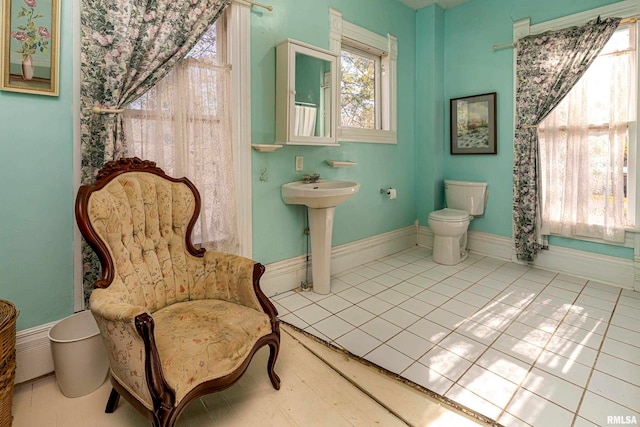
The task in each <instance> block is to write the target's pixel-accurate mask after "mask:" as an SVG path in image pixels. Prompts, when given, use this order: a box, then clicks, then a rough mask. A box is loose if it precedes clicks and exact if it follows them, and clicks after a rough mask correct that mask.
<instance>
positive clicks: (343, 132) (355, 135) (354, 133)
mask: <svg viewBox="0 0 640 427" xmlns="http://www.w3.org/2000/svg"><path fill="white" fill-rule="evenodd" d="M338 141H340V142H369V143H374V144H397V143H398V136H397V133H396V132H395V131H389V130H380V129H357V128H347V127H341V128H338Z"/></svg>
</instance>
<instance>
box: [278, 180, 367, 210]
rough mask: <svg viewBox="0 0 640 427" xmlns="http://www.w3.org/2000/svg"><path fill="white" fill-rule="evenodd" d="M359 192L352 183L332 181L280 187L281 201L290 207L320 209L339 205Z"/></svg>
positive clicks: (358, 186)
mask: <svg viewBox="0 0 640 427" xmlns="http://www.w3.org/2000/svg"><path fill="white" fill-rule="evenodd" d="M358 190H360V184H358V183H357V182H354V181H332V180H324V179H321V180H319V181H318V182H314V183H309V184H305V183H303V182H302V181H294V182H289V183H287V184H284V185H282V199H283V200H284V202H285V203H287V204H290V205H306V206H308V207H310V208H316V209H322V208H330V207H334V206H337V205H339V204H340V203H342V202H344V201H345V200H347V199H349V198H351V196H353V195H354V194H356V193H357V192H358Z"/></svg>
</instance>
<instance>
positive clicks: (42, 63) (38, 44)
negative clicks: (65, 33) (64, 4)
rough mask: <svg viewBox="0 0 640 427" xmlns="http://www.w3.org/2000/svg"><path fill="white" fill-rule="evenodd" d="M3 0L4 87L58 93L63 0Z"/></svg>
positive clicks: (38, 92)
mask: <svg viewBox="0 0 640 427" xmlns="http://www.w3.org/2000/svg"><path fill="white" fill-rule="evenodd" d="M1 1H2V16H3V19H2V35H1V40H2V46H1V50H2V61H1V67H0V71H1V73H2V78H1V79H0V90H6V91H11V92H22V93H32V94H37V95H49V96H58V83H59V76H58V69H59V58H60V0H1Z"/></svg>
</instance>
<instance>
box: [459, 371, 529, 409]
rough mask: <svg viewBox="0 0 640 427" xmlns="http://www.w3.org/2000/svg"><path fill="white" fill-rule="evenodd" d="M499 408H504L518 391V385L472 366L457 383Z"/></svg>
mask: <svg viewBox="0 0 640 427" xmlns="http://www.w3.org/2000/svg"><path fill="white" fill-rule="evenodd" d="M457 384H458V385H461V386H462V387H464V388H465V389H467V390H469V391H472V392H473V393H475V394H477V395H478V396H482V398H483V399H486V400H488V401H489V402H491V403H492V404H494V405H496V406H498V407H499V408H504V407H505V406H507V403H509V400H511V397H512V396H513V394H514V393H515V392H516V390H517V389H518V385H517V384H514V383H512V382H511V381H508V380H506V379H504V378H502V377H501V376H499V375H496V374H494V373H493V372H491V371H488V370H486V369H484V368H483V367H481V366H478V365H473V366H472V367H471V368H470V369H469V370H468V371H467V372H466V373H465V374H464V375H463V376H462V377H461V378H460V379H459V380H458V382H457Z"/></svg>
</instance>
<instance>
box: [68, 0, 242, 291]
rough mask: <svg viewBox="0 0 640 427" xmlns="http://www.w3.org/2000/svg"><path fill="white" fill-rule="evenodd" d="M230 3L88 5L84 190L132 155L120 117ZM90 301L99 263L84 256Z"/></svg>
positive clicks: (139, 0)
mask: <svg viewBox="0 0 640 427" xmlns="http://www.w3.org/2000/svg"><path fill="white" fill-rule="evenodd" d="M231 1H232V0H183V1H172V0H118V1H113V0H82V11H81V62H82V65H81V71H80V73H81V83H80V108H81V112H80V124H81V149H82V169H81V182H82V183H83V184H87V183H91V182H93V179H94V177H95V174H96V173H97V171H98V170H99V169H100V168H101V167H102V165H103V164H104V163H105V162H107V161H110V160H115V159H117V158H119V157H122V156H123V155H125V153H126V147H125V138H124V134H123V125H122V117H121V115H120V114H116V113H108V114H104V113H101V114H98V113H92V108H93V107H99V108H105V109H121V108H124V106H125V105H127V104H129V103H130V102H132V101H134V100H135V99H137V98H138V97H139V96H140V95H142V94H143V93H145V92H146V91H147V90H148V89H149V88H150V87H152V86H153V85H154V84H156V82H157V81H159V80H160V79H161V78H162V77H164V76H165V75H166V74H167V73H168V72H169V71H170V70H171V68H172V67H173V66H174V65H175V64H176V63H177V62H178V61H179V60H180V59H181V58H182V57H184V56H185V55H186V54H187V52H189V51H190V50H191V48H192V47H193V46H194V45H195V44H196V43H197V41H198V39H200V37H201V36H202V35H203V34H204V32H205V31H206V30H207V29H208V28H209V27H210V26H211V24H213V23H214V22H215V20H216V19H217V18H218V16H220V14H221V13H222V11H223V10H224V9H225V8H226V7H227V6H228V5H229V4H230V3H231ZM82 257H83V270H84V288H85V291H86V292H85V295H86V294H87V293H88V291H90V290H91V288H92V287H93V283H94V282H95V281H96V280H97V279H99V271H100V267H99V262H98V259H97V257H96V256H95V255H94V254H93V251H92V250H91V249H90V248H89V247H88V245H86V244H83V249H82Z"/></svg>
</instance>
